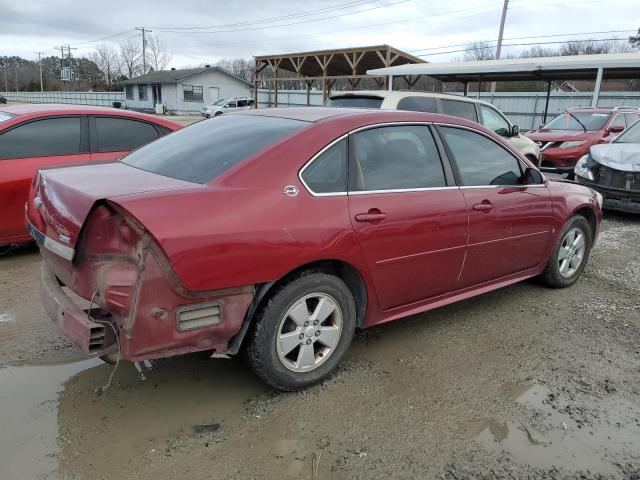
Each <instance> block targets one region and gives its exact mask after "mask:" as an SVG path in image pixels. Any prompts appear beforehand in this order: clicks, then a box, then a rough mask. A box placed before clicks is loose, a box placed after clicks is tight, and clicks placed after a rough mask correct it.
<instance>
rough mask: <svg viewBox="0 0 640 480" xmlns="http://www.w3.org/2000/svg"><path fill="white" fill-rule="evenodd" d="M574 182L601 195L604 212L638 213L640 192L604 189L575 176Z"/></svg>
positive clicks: (639, 211)
mask: <svg viewBox="0 0 640 480" xmlns="http://www.w3.org/2000/svg"><path fill="white" fill-rule="evenodd" d="M576 181H577V182H578V183H581V184H582V185H586V186H587V187H589V188H592V189H594V190H595V191H597V192H600V193H601V194H602V197H603V199H604V200H603V204H602V208H603V209H604V210H616V211H618V212H627V213H640V191H629V190H622V189H619V188H610V187H605V186H602V185H599V184H597V183H594V182H591V181H589V180H587V179H586V178H583V177H579V176H577V175H576Z"/></svg>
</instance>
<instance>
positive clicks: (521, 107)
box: [258, 89, 640, 130]
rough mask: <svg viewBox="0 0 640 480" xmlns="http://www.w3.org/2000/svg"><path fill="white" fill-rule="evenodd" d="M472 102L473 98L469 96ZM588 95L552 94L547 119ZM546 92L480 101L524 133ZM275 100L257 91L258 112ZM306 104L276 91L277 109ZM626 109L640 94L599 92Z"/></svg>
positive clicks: (537, 117)
mask: <svg viewBox="0 0 640 480" xmlns="http://www.w3.org/2000/svg"><path fill="white" fill-rule="evenodd" d="M470 96H471V97H472V98H475V95H473V94H472V95H470ZM592 96H593V94H592V93H591V92H579V93H564V92H559V93H552V94H551V96H550V98H549V118H551V117H553V116H554V115H556V114H558V113H560V112H562V111H563V109H564V108H572V107H588V106H590V105H591V98H592ZM545 99H546V92H497V93H489V92H483V93H481V94H480V100H483V101H485V102H489V103H492V104H494V105H495V106H497V107H498V108H499V109H500V110H501V111H502V112H503V113H504V114H505V115H507V116H508V117H509V118H510V119H511V121H512V122H513V123H515V124H517V125H519V126H520V127H521V128H522V129H523V130H528V129H530V128H535V127H537V126H538V125H539V124H540V123H542V120H543V116H544V104H545ZM274 102H275V96H274V92H273V90H271V91H269V90H266V89H260V90H258V106H259V107H260V108H265V107H268V106H269V105H271V106H273V105H274ZM309 103H310V104H311V105H314V106H319V105H322V91H314V90H312V91H311V94H310V99H309ZM306 104H307V92H306V91H305V90H279V91H278V105H279V106H281V107H292V106H299V105H306ZM619 105H625V106H630V107H640V92H602V93H600V97H599V100H598V106H600V107H615V106H619Z"/></svg>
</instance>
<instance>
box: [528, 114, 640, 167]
mask: <svg viewBox="0 0 640 480" xmlns="http://www.w3.org/2000/svg"><path fill="white" fill-rule="evenodd" d="M638 120H640V110H639V109H637V108H634V107H615V108H571V109H569V110H567V111H566V112H565V113H561V114H560V115H558V116H557V117H555V118H554V119H553V120H551V121H550V122H549V123H547V124H546V125H541V126H540V128H539V129H538V130H534V131H532V132H528V133H526V136H527V137H529V138H530V139H531V140H533V141H534V142H536V143H537V144H538V146H539V147H540V160H541V163H540V165H541V168H542V170H543V171H545V172H557V173H569V174H570V175H571V176H573V168H574V167H575V165H576V163H577V162H578V160H579V159H580V158H581V157H582V156H584V155H586V154H587V153H589V148H591V146H593V145H597V144H599V143H606V142H608V141H610V139H611V137H612V135H616V134H618V133H620V132H622V131H623V130H624V129H625V128H627V127H629V126H631V125H633V124H634V123H635V122H637V121H638Z"/></svg>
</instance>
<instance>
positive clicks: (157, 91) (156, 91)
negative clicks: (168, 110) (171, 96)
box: [151, 85, 162, 106]
mask: <svg viewBox="0 0 640 480" xmlns="http://www.w3.org/2000/svg"><path fill="white" fill-rule="evenodd" d="M151 91H152V92H153V105H154V106H155V104H156V103H162V85H153V86H152V87H151Z"/></svg>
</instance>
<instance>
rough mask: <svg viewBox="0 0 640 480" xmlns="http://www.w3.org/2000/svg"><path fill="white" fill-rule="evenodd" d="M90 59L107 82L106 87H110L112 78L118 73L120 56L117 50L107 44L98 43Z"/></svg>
mask: <svg viewBox="0 0 640 480" xmlns="http://www.w3.org/2000/svg"><path fill="white" fill-rule="evenodd" d="M90 59H91V60H92V61H93V62H94V63H95V64H96V65H98V68H99V69H100V70H101V71H102V73H103V75H104V78H105V80H106V82H107V88H109V89H111V86H112V85H113V81H114V79H115V78H116V77H117V76H118V74H119V73H120V58H119V57H118V52H117V50H116V49H115V48H113V47H110V46H109V45H104V44H103V45H98V47H97V48H96V51H95V52H94V53H93V54H91V55H90Z"/></svg>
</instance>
